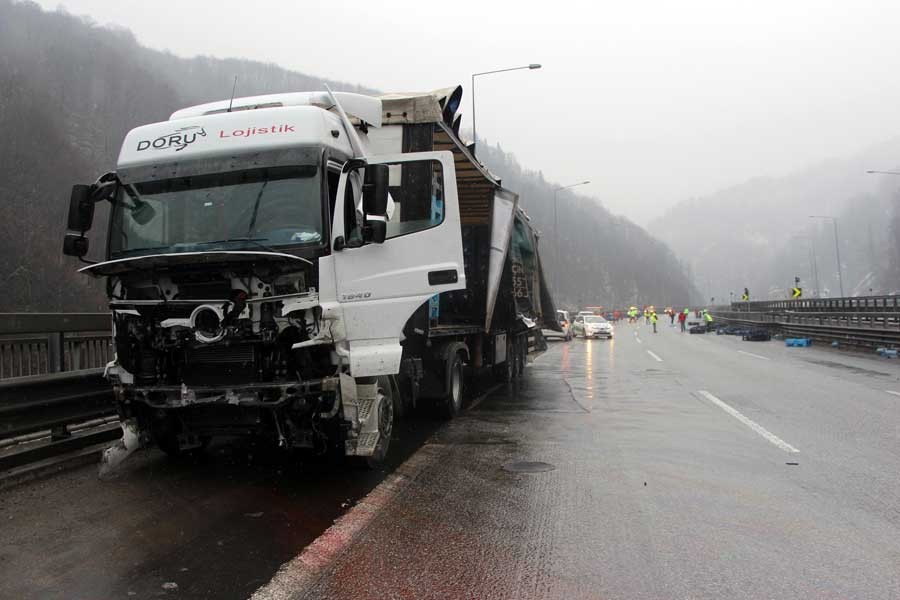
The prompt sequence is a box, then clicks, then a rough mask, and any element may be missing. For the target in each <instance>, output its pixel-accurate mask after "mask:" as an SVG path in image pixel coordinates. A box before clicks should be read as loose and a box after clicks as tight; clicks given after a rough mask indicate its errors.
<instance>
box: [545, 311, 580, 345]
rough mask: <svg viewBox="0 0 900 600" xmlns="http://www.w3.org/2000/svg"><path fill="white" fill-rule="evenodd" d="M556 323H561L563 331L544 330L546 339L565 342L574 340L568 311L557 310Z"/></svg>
mask: <svg viewBox="0 0 900 600" xmlns="http://www.w3.org/2000/svg"><path fill="white" fill-rule="evenodd" d="M556 321H557V322H558V323H559V327H560V328H561V329H562V331H556V330H553V329H542V330H541V334H542V335H543V336H544V339H550V338H562V339H564V340H565V341H567V342H568V341H569V340H571V339H572V320H571V318H570V317H569V311H567V310H557V311H556Z"/></svg>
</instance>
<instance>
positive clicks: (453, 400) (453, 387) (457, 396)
mask: <svg viewBox="0 0 900 600" xmlns="http://www.w3.org/2000/svg"><path fill="white" fill-rule="evenodd" d="M447 372H448V374H449V382H448V383H449V385H448V388H449V390H448V393H447V395H446V396H444V397H443V398H441V399H440V400H439V406H438V409H439V411H440V413H441V416H442V417H444V418H445V419H452V418H453V417H455V416H456V415H458V414H459V413H460V411H461V410H462V403H463V387H464V386H463V361H462V356H460V354H459V353H458V352H457V353H456V354H454V355H453V356H452V357H450V361H449V362H448V363H447Z"/></svg>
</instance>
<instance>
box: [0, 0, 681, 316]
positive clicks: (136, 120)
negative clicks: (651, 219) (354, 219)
mask: <svg viewBox="0 0 900 600" xmlns="http://www.w3.org/2000/svg"><path fill="white" fill-rule="evenodd" d="M235 77H237V81H238V84H237V86H238V90H237V93H238V94H239V95H252V94H262V93H273V92H281V91H305V90H313V89H321V87H322V80H321V79H318V78H313V77H308V76H305V75H302V74H300V73H295V72H291V71H287V70H284V69H281V68H279V67H277V66H275V65H268V64H262V63H258V62H252V61H247V60H237V59H227V60H221V59H213V58H208V57H197V58H192V59H183V58H178V57H175V56H173V55H171V54H168V53H164V52H159V51H156V50H151V49H148V48H145V47H142V46H140V45H139V44H138V43H137V42H136V40H135V38H134V37H133V35H132V34H131V33H130V32H128V31H125V30H115V29H110V28H107V27H99V26H97V25H96V24H93V23H91V22H89V21H87V20H85V19H83V18H80V17H75V16H72V15H68V14H66V13H63V12H44V11H42V10H41V9H40V8H39V7H37V6H36V5H34V4H31V3H27V2H13V1H11V0H0V131H2V133H3V137H4V140H3V143H2V144H0V199H2V201H3V203H4V210H3V219H2V230H0V231H2V239H0V252H2V255H3V257H4V258H5V260H4V261H3V262H2V263H0V280H2V281H3V283H4V291H5V293H4V294H3V296H2V299H0V311H76V310H102V309H103V308H104V306H105V302H104V300H103V297H102V293H101V292H102V290H101V287H100V284H98V282H95V281H92V280H89V279H88V278H86V277H84V276H81V275H78V274H77V273H75V270H76V268H77V267H78V266H80V265H79V263H78V261H77V260H75V259H71V258H68V257H63V256H62V254H61V252H60V249H61V243H62V237H63V233H64V230H65V215H66V211H67V205H68V195H69V189H70V187H71V185H72V184H73V183H89V182H91V181H93V180H94V179H95V178H96V177H97V176H98V175H99V174H101V173H103V172H105V171H108V170H112V169H113V168H114V166H115V160H116V157H117V154H118V148H119V144H120V143H121V140H122V138H123V137H124V135H125V133H126V132H127V131H128V130H129V129H130V128H132V127H134V126H136V125H140V124H144V123H148V122H152V121H159V120H163V119H166V118H167V117H168V115H169V114H171V113H172V112H173V111H174V110H176V109H177V108H180V107H183V106H187V105H191V104H197V103H201V102H207V101H211V100H218V99H221V98H226V97H228V96H229V95H230V94H231V90H232V84H233V83H234V78H235ZM328 83H329V84H330V85H332V86H333V87H334V88H336V89H342V90H347V91H360V92H371V91H372V90H367V89H363V88H360V87H358V86H354V85H350V84H345V83H341V82H332V81H329V82H328ZM481 154H482V156H481V158H482V160H485V161H486V163H487V164H488V165H489V166H490V167H491V168H492V169H493V170H494V171H496V172H497V174H498V175H500V176H502V177H503V179H504V184H505V185H506V186H507V187H509V188H510V189H513V190H515V191H517V192H519V193H520V194H521V196H522V204H523V206H525V208H526V209H527V210H528V211H529V213H530V214H531V216H532V218H533V220H534V221H535V223H536V224H537V226H538V228H539V229H540V230H541V231H542V232H543V234H544V238H543V246H544V257H545V261H546V263H547V266H548V268H549V270H551V271H552V272H553V273H555V274H556V275H555V276H556V277H557V279H556V281H557V282H558V283H559V287H560V288H561V291H560V292H559V293H558V294H557V296H558V297H559V299H560V300H561V302H562V303H568V304H584V303H601V304H625V303H631V302H645V301H646V302H657V303H661V302H676V303H682V302H687V300H688V293H689V290H688V284H687V282H686V280H685V278H684V277H683V276H682V274H681V269H680V267H679V265H678V263H677V261H676V260H675V259H674V257H673V255H672V254H671V252H669V251H668V249H667V248H666V247H665V246H664V245H663V244H661V243H660V242H658V241H656V240H654V239H653V238H651V237H650V236H649V235H648V234H647V233H646V232H644V231H643V230H641V229H640V228H638V227H637V226H635V225H634V224H632V223H630V222H629V221H627V220H624V219H620V218H616V217H614V216H612V215H610V214H609V213H608V212H607V211H606V210H604V209H603V208H602V207H600V206H598V205H597V204H596V203H594V202H592V201H591V200H589V199H587V198H583V197H577V196H574V195H572V194H570V193H567V192H563V193H561V194H560V196H559V198H560V234H561V235H560V238H561V240H560V242H561V243H560V255H561V257H560V260H559V263H557V261H556V260H555V256H554V254H553V253H552V252H550V251H548V249H549V248H551V247H552V241H553V238H552V223H553V220H552V219H553V213H552V200H553V191H552V190H553V187H554V184H552V183H550V182H547V181H545V180H544V179H543V177H541V176H540V174H539V173H534V172H529V171H527V170H525V169H523V168H522V167H520V166H519V165H518V164H517V163H516V162H515V160H514V159H513V158H512V157H510V156H509V155H506V154H504V153H503V152H501V151H500V150H499V149H495V148H488V147H485V148H482V149H481ZM99 209H100V211H99V212H98V217H97V219H96V222H97V223H102V221H103V214H102V207H99ZM101 228H102V226H101ZM100 251H101V249H100V248H99V247H97V248H94V249H93V251H92V253H91V254H92V255H95V256H99V255H100ZM551 280H552V276H551Z"/></svg>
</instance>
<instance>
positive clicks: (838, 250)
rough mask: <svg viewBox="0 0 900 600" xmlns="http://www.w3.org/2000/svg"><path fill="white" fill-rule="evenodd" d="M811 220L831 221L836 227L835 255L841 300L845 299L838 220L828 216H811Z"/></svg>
mask: <svg viewBox="0 0 900 600" xmlns="http://www.w3.org/2000/svg"><path fill="white" fill-rule="evenodd" d="M809 218H810V219H829V220H830V221H831V224H832V225H833V226H834V255H835V257H836V258H837V272H838V286H839V287H840V288H841V298H843V297H844V276H843V275H842V274H841V247H840V245H839V244H838V230H837V218H835V217H830V216H828V215H809Z"/></svg>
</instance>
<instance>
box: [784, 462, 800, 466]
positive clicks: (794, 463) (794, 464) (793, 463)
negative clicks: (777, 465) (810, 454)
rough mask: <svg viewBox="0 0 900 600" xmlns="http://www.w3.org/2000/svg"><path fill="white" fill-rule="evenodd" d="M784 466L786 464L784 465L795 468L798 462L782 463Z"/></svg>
mask: <svg viewBox="0 0 900 600" xmlns="http://www.w3.org/2000/svg"><path fill="white" fill-rule="evenodd" d="M784 464H786V465H791V466H792V467H796V466H798V465H799V464H800V463H798V462H789V463H784Z"/></svg>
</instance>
